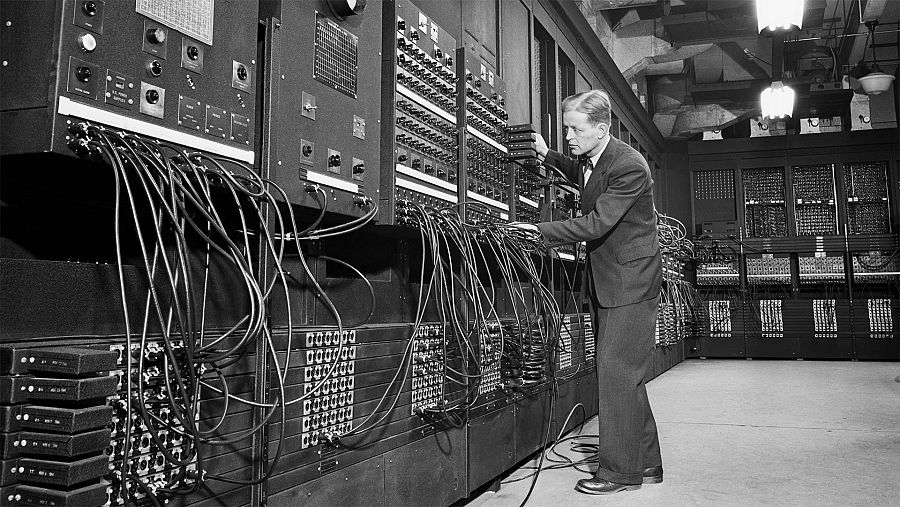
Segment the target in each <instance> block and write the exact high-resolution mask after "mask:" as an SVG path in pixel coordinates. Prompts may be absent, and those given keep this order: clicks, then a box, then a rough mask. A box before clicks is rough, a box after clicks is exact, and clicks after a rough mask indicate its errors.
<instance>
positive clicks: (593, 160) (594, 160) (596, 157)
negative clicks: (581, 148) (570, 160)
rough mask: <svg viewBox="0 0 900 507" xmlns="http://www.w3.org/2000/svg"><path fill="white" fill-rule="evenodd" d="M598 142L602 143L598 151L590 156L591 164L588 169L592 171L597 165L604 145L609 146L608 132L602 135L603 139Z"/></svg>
mask: <svg viewBox="0 0 900 507" xmlns="http://www.w3.org/2000/svg"><path fill="white" fill-rule="evenodd" d="M600 144H601V145H602V146H601V148H600V151H598V152H597V154H596V155H594V156H593V157H591V166H590V167H589V168H588V170H591V171H592V170H593V169H594V168H595V167H597V161H598V160H600V156H602V155H603V152H604V151H605V150H606V147H607V146H609V134H606V136H604V137H603V139H602V140H601V141H600Z"/></svg>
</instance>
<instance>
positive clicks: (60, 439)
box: [18, 428, 109, 458]
mask: <svg viewBox="0 0 900 507" xmlns="http://www.w3.org/2000/svg"><path fill="white" fill-rule="evenodd" d="M107 446H109V429H108V428H100V429H99V430H94V431H89V432H87V433H78V434H75V435H60V434H56V433H38V432H35V431H23V432H21V433H19V445H18V448H19V452H20V453H21V454H23V455H30V454H36V455H40V456H59V457H64V458H73V457H75V456H83V455H85V454H96V453H98V452H100V451H102V450H103V449H106V447H107Z"/></svg>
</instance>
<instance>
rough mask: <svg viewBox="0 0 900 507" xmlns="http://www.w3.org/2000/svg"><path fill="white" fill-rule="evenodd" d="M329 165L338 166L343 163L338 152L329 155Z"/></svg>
mask: <svg viewBox="0 0 900 507" xmlns="http://www.w3.org/2000/svg"><path fill="white" fill-rule="evenodd" d="M328 165H329V166H330V167H338V166H340V165H341V156H340V155H338V154H334V155H331V156H330V157H328Z"/></svg>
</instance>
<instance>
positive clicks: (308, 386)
mask: <svg viewBox="0 0 900 507" xmlns="http://www.w3.org/2000/svg"><path fill="white" fill-rule="evenodd" d="M320 383H321V384H322V385H321V387H319V388H318V389H316V386H318V385H319V384H320ZM354 387H356V377H354V376H352V375H350V376H345V377H331V378H330V379H328V380H326V381H325V382H321V381H319V382H304V383H303V394H309V393H313V395H314V396H327V395H329V394H332V393H342V392H346V391H353V389H354Z"/></svg>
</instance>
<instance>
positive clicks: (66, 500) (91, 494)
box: [13, 481, 109, 507]
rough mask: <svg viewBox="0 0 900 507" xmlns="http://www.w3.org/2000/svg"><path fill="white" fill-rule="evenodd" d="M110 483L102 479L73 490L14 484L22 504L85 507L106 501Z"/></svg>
mask: <svg viewBox="0 0 900 507" xmlns="http://www.w3.org/2000/svg"><path fill="white" fill-rule="evenodd" d="M108 486H109V483H108V482H106V481H100V482H97V483H96V484H89V485H87V486H82V487H80V488H76V489H72V490H61V489H49V488H41V487H38V486H29V485H27V484H19V485H17V486H13V488H15V494H16V495H18V496H19V501H18V502H19V504H21V505H46V506H53V507H83V506H87V505H103V504H105V503H106V488H107V487H108Z"/></svg>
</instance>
